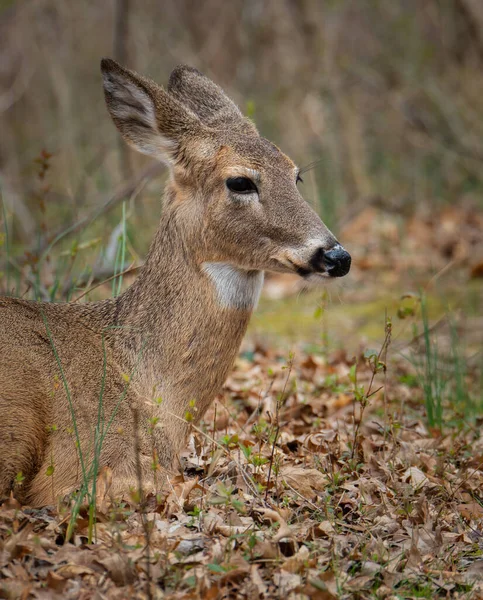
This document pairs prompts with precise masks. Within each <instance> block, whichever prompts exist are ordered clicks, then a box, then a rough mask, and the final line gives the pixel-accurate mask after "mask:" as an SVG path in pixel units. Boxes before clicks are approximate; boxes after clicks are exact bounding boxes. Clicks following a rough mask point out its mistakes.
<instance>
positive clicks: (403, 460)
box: [0, 351, 483, 600]
mask: <svg viewBox="0 0 483 600" xmlns="http://www.w3.org/2000/svg"><path fill="white" fill-rule="evenodd" d="M282 358H283V357H281V356H279V355H277V354H276V353H275V352H262V351H257V352H255V354H254V356H253V358H252V360H247V359H244V358H240V359H239V360H238V362H237V364H236V368H235V370H234V372H233V374H232V376H231V377H230V378H229V379H228V381H227V384H226V386H225V387H226V391H225V394H224V395H223V397H220V398H218V400H217V402H216V405H215V406H214V407H213V408H212V409H211V412H210V413H209V414H208V415H207V418H206V419H205V422H204V426H203V427H204V431H203V434H201V433H200V432H198V431H196V430H194V431H193V437H192V443H191V444H190V447H189V450H188V451H187V452H185V453H184V455H183V457H182V460H183V463H184V474H183V475H179V476H178V477H177V478H175V479H174V480H173V481H172V482H171V487H170V490H169V491H168V492H167V493H166V494H164V495H163V496H161V497H157V498H154V497H153V496H150V497H148V498H147V499H146V502H145V503H144V505H143V506H140V505H139V503H136V502H134V501H133V500H132V499H129V498H126V499H124V502H122V503H116V504H112V503H111V502H108V501H107V500H106V493H105V489H104V488H105V486H108V483H109V475H108V474H104V475H103V477H102V481H103V482H104V483H103V485H104V487H102V486H101V489H100V492H99V493H100V497H99V498H98V506H97V508H98V522H97V526H96V541H95V543H94V544H91V545H88V544H87V525H88V521H87V519H86V518H85V515H83V513H82V512H81V514H80V516H79V520H78V523H77V528H76V532H75V536H74V538H73V540H72V541H71V542H69V543H66V542H65V537H64V536H65V523H66V520H67V518H68V506H67V505H66V506H62V507H60V508H59V507H53V506H52V507H45V508H42V509H33V508H29V507H21V506H20V505H19V504H18V503H17V502H16V500H15V499H14V498H10V499H8V500H7V501H6V502H4V503H3V505H2V507H1V512H0V539H1V541H0V577H1V581H0V597H3V598H25V599H27V598H56V597H58V598H66V599H68V598H98V599H101V598H127V597H130V598H149V597H152V598H173V599H175V598H180V599H182V598H186V599H189V598H199V597H200V598H232V597H233V598H250V599H251V598H254V599H256V598H274V597H281V596H282V595H284V596H286V597H287V598H290V599H294V600H295V599H302V598H310V599H312V598H314V599H325V598H326V599H330V598H413V597H426V596H425V594H426V595H427V596H428V597H429V596H430V595H432V596H437V597H452V598H458V597H460V598H469V597H475V598H477V597H483V579H482V578H483V535H482V526H483V503H482V497H481V489H483V487H482V484H483V459H482V460H479V458H481V456H483V443H482V440H481V439H480V435H479V431H478V429H477V428H466V429H461V430H460V431H454V430H453V431H451V432H450V433H446V434H443V433H441V432H439V434H435V432H431V431H429V430H428V428H427V427H426V425H425V422H424V420H423V415H422V414H419V416H418V412H417V410H416V405H417V402H416V400H415V401H414V405H415V408H414V410H413V411H412V414H411V416H410V418H408V416H407V415H406V416H404V417H402V416H401V415H399V414H398V410H399V404H398V403H395V404H392V403H389V405H388V406H386V407H384V406H383V403H382V402H383V396H382V392H379V393H378V394H376V395H375V396H374V397H373V398H372V399H371V402H370V405H369V406H368V407H367V409H366V412H365V413H364V419H363V421H362V423H360V426H359V427H356V425H357V419H358V418H359V415H360V408H359V407H358V406H356V405H355V404H354V395H353V394H352V393H351V385H352V384H351V381H350V379H349V371H350V367H351V364H350V361H348V360H347V359H344V358H343V357H341V355H340V353H338V355H337V356H336V357H334V360H332V358H331V357H329V358H328V359H322V358H321V357H320V356H311V355H309V354H303V353H300V354H299V355H298V356H296V357H295V358H291V359H290V361H291V363H292V364H291V373H290V376H289V377H288V381H287V370H288V367H287V366H286V364H284V361H283V360H282ZM285 362H286V361H285ZM359 364H360V365H362V366H361V367H360V381H363V380H369V377H370V368H369V367H368V366H367V362H364V361H363V360H361V361H360V362H359ZM408 368H409V367H408V365H407V363H406V362H404V361H402V360H401V361H398V360H396V361H393V362H392V364H391V365H390V367H389V368H388V371H389V372H390V373H391V374H392V375H391V381H390V389H391V396H392V397H394V398H397V397H398V386H402V385H404V384H401V383H399V380H400V379H401V376H404V375H405V374H406V372H407V370H408ZM334 374H335V375H336V376H337V377H336V379H337V384H335V383H334V382H335V379H334V377H333V376H334ZM328 376H330V377H328ZM328 381H329V382H330V383H327V382H328ZM324 382H325V383H324ZM386 385H389V384H387V383H386ZM267 386H268V387H269V388H270V391H269V392H267V391H266V389H267ZM277 407H278V408H277ZM383 410H385V414H382V411H383ZM225 412H226V413H227V414H228V415H229V418H224V413H225ZM255 413H256V417H255V418H252V416H253V415H254V414H255ZM276 429H278V430H279V435H278V438H277V440H276V443H275V445H274V440H275V431H276ZM270 470H271V478H270V481H269V480H268V477H269V471H270ZM66 511H67V512H66ZM146 526H147V527H148V528H149V552H147V547H146ZM148 562H149V565H148ZM148 566H149V568H148Z"/></svg>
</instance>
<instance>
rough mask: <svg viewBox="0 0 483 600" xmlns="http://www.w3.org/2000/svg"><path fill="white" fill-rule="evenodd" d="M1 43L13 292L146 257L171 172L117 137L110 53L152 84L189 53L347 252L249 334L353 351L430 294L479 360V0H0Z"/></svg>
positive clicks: (405, 331) (97, 275)
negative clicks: (342, 274)
mask: <svg viewBox="0 0 483 600" xmlns="http://www.w3.org/2000/svg"><path fill="white" fill-rule="evenodd" d="M0 49H1V54H0V57H1V58H0V60H1V62H0V86H1V92H0V121H1V136H0V176H1V193H2V201H3V203H2V206H3V208H2V213H0V220H1V224H2V226H1V228H0V231H2V233H1V235H2V238H1V243H2V250H3V252H2V254H3V257H2V258H3V259H4V260H3V263H4V266H3V267H2V275H3V276H2V277H1V278H0V290H1V291H2V292H3V293H9V294H14V295H24V296H25V297H38V298H39V297H40V298H44V299H49V300H65V299H73V298H78V297H79V296H81V295H82V296H83V300H85V299H86V298H88V299H97V298H99V297H102V296H105V295H108V294H110V293H118V292H119V291H120V285H119V281H118V280H114V282H113V281H112V280H109V281H108V283H107V284H103V285H98V284H99V283H100V282H102V281H103V280H105V279H109V278H110V277H112V275H113V274H114V275H115V274H116V273H119V272H122V271H124V270H126V269H129V268H130V267H135V266H137V265H139V264H141V263H142V257H143V256H144V253H145V252H146V250H147V247H148V245H149V242H150V239H151V237H152V235H153V232H154V229H155V226H156V220H157V218H158V215H159V213H160V210H161V200H160V198H161V194H162V188H163V183H164V178H165V172H164V168H163V167H162V166H156V165H154V166H153V163H152V162H151V161H150V160H149V159H147V158H145V157H143V156H141V155H138V154H135V153H134V152H132V151H131V150H130V149H128V148H127V147H126V146H125V145H123V144H122V142H121V140H120V136H119V135H118V133H117V131H116V129H115V127H114V126H113V124H112V122H111V120H110V118H109V116H108V114H107V111H106V109H105V105H104V98H103V92H102V86H101V78H100V72H99V61H100V58H101V57H102V56H111V57H114V58H115V59H117V60H119V61H120V62H122V63H123V64H125V65H127V66H129V67H130V68H132V69H135V70H137V71H138V72H140V73H142V74H145V75H148V76H150V77H151V78H153V79H155V80H156V81H158V82H160V83H166V82H167V80H168V77H169V73H170V71H171V69H172V68H173V67H174V66H176V65H177V64H179V63H188V64H190V65H193V66H195V67H197V68H198V69H200V70H201V71H203V72H204V73H205V74H207V75H208V76H210V77H211V78H213V79H214V80H215V81H216V82H217V83H219V84H220V85H221V86H222V87H223V88H224V89H225V90H226V91H227V92H228V94H229V95H231V96H232V97H233V98H234V99H235V100H236V101H237V103H238V104H239V105H240V107H241V108H242V109H243V110H244V111H245V112H246V113H247V114H248V115H249V116H250V117H251V118H253V119H254V120H255V122H256V124H257V126H258V128H259V130H260V132H261V133H262V134H263V135H264V136H265V137H268V138H270V139H271V140H273V141H274V142H275V143H277V144H278V145H279V146H280V147H281V148H282V149H283V150H284V151H285V152H286V153H287V154H289V155H290V156H291V157H292V158H293V159H294V160H295V161H296V163H297V164H298V165H299V166H300V167H302V168H304V167H306V166H307V167H309V168H308V170H307V172H306V173H305V175H304V184H303V186H302V188H301V190H302V193H303V195H304V197H305V198H306V199H307V201H308V202H310V203H312V204H313V205H314V206H315V207H316V209H317V210H318V211H319V213H320V214H321V216H322V218H323V219H324V220H325V222H326V223H327V224H328V225H329V227H331V228H332V229H333V230H334V232H335V233H336V235H337V236H338V237H339V239H340V240H341V242H342V243H343V244H344V245H345V246H346V247H347V248H348V249H349V250H350V251H351V254H352V256H353V269H352V271H351V274H350V275H349V276H348V277H347V278H345V279H344V280H343V281H341V282H340V283H337V284H336V285H332V286H330V287H328V288H326V289H322V290H321V289H318V290H309V291H308V292H304V293H302V288H301V285H300V282H299V281H298V280H296V279H292V278H290V277H271V278H268V280H267V284H266V290H265V295H264V297H263V298H262V302H261V305H260V307H259V310H258V312H257V313H256V315H255V317H254V320H253V323H252V328H251V337H250V338H249V339H251V340H256V341H257V343H259V344H261V343H264V341H266V340H272V339H273V340H280V339H282V340H283V341H284V342H283V343H285V341H286V340H290V343H292V341H294V340H297V341H299V342H300V341H302V340H303V341H304V342H305V343H311V344H320V343H321V341H322V342H323V344H324V345H326V346H329V345H333V346H335V347H344V348H348V349H349V351H357V349H358V348H360V347H361V346H364V345H365V344H367V343H372V342H375V341H378V340H381V339H383V338H384V323H385V319H386V316H387V315H394V316H395V317H396V316H397V315H399V317H401V318H402V317H405V316H409V317H412V316H414V315H413V313H414V310H413V308H412V303H415V304H417V303H418V302H419V301H420V297H421V294H422V293H424V294H425V297H426V298H427V305H428V307H429V309H430V313H431V319H432V321H431V328H434V329H432V330H434V331H435V332H437V331H439V328H440V329H441V330H442V331H443V330H444V327H445V326H447V325H448V318H447V316H448V314H451V315H452V317H451V322H452V323H457V326H458V328H460V329H458V332H459V333H458V335H459V337H460V338H461V339H464V340H465V344H466V346H465V348H468V349H469V350H468V352H469V356H470V357H472V358H471V360H473V362H475V364H476V363H478V364H479V365H481V363H482V360H483V359H482V358H481V339H482V330H483V317H482V311H481V306H482V302H483V293H482V285H481V282H482V279H481V278H482V276H483V239H482V238H483V235H482V231H483V210H482V209H483V169H482V166H483V2H481V1H480V0H445V1H444V2H442V1H440V0H424V1H421V0H391V1H390V2H389V1H386V0H357V1H356V0H265V1H263V0H231V1H230V2H225V1H223V0H203V1H202V2H199V1H194V0H162V1H160V0H158V1H154V0H143V1H142V2H139V1H138V2H134V1H132V0H110V1H106V2H95V1H89V0H83V1H82V2H61V1H59V0H38V1H37V2H35V3H31V2H30V3H29V2H20V1H15V0H14V1H11V0H10V1H9V0H2V1H1V2H0ZM130 278H131V274H127V275H126V276H125V277H124V279H123V285H125V284H126V283H129V281H130V280H131V279H130ZM96 286H97V287H96ZM88 290H90V291H88ZM86 292H88V293H86ZM403 296H405V297H404V298H402V297H403ZM409 305H411V306H409ZM396 337H397V336H396ZM413 337H415V324H414V321H412V322H411V325H410V326H408V324H407V323H406V322H404V323H403V322H401V340H403V341H404V344H406V343H409V341H410V340H411V339H413ZM416 337H417V336H416ZM401 343H402V342H401Z"/></svg>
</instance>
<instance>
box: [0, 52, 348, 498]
mask: <svg viewBox="0 0 483 600" xmlns="http://www.w3.org/2000/svg"><path fill="white" fill-rule="evenodd" d="M101 72H102V78H103V87H104V95H105V100H106V104H107V109H108V112H109V114H110V116H111V118H112V120H113V121H114V124H115V125H116V127H117V129H118V130H119V132H120V133H121V135H122V137H123V138H124V140H125V141H126V142H127V143H128V144H129V145H130V146H132V147H133V148H135V149H136V150H138V151H140V152H141V153H144V154H147V155H149V156H151V157H153V158H154V159H157V160H160V161H163V162H164V163H165V164H166V165H167V167H168V179H167V183H166V185H165V193H164V200H163V205H162V211H161V218H160V222H159V226H158V228H157V231H156V234H155V236H154V239H153V241H152V243H151V246H150V249H149V252H148V255H147V258H146V260H145V262H144V264H143V266H142V267H141V269H140V271H139V274H138V276H137V277H136V279H135V280H134V282H133V283H132V284H131V285H130V287H127V289H126V290H125V291H124V292H122V293H121V294H120V295H118V296H117V297H115V298H108V299H105V300H101V301H96V302H65V303H62V302H59V303H48V302H35V301H30V300H26V299H20V298H13V297H0V348H1V354H0V498H5V497H7V496H9V494H13V495H14V496H15V497H16V498H17V499H18V501H20V502H22V503H26V504H28V505H31V506H43V505H48V504H52V503H54V502H55V501H56V500H57V499H59V498H64V497H65V496H67V495H69V494H72V493H74V492H76V490H78V489H79V486H80V481H81V478H82V473H84V475H85V473H86V472H87V471H88V467H89V464H91V462H92V460H93V455H94V451H95V448H94V442H93V439H94V437H93V436H94V432H95V431H96V427H97V428H99V422H100V421H101V422H102V423H105V427H104V429H103V435H102V447H101V448H98V457H99V458H98V463H99V468H100V469H103V468H105V469H108V470H109V473H110V485H111V487H110V493H111V494H112V495H113V497H122V496H124V495H126V494H127V493H128V491H129V490H131V489H132V488H135V489H137V485H138V480H139V477H142V481H143V485H146V486H149V482H150V481H152V480H153V457H154V458H155V462H156V470H157V471H161V472H162V473H163V477H164V476H165V477H166V478H169V477H170V476H172V475H173V474H175V473H176V472H177V469H179V464H180V463H179V454H180V452H182V451H183V448H184V446H185V445H186V443H187V440H188V438H189V435H190V431H191V426H192V424H193V423H195V424H196V423H198V422H199V421H200V420H201V419H202V418H203V415H204V414H205V413H206V411H207V409H208V407H209V406H210V404H211V403H212V402H213V400H214V398H215V397H216V396H217V395H218V394H219V393H220V391H221V390H222V387H223V384H224V382H225V379H226V378H227V376H228V374H229V372H230V370H231V369H232V367H233V364H234V362H235V359H236V356H237V353H238V351H239V347H240V344H241V342H242V338H243V337H244V334H245V332H246V329H247V325H248V322H249V319H250V316H251V314H252V312H253V310H254V308H255V307H256V305H257V302H258V298H259V295H260V292H261V289H262V284H263V280H264V272H265V271H270V272H281V273H295V274H298V275H299V276H300V277H302V278H304V279H305V280H307V281H313V282H318V281H323V280H327V279H333V278H338V277H342V276H344V275H346V274H347V273H348V271H349V269H350V264H351V257H350V254H349V253H348V252H347V251H346V250H345V249H344V248H343V247H342V246H341V245H340V244H339V242H338V241H337V239H336V238H335V237H334V235H333V234H332V233H331V232H330V231H329V229H328V228H327V227H326V226H325V225H324V223H323V222H322V220H321V219H320V217H319V216H318V215H317V213H316V212H315V211H314V210H313V208H312V207H311V206H310V205H309V204H308V203H307V202H306V201H305V200H304V199H303V198H302V196H301V194H300V192H299V189H298V184H299V182H300V181H301V177H300V172H299V169H298V168H297V166H296V165H295V164H294V163H293V162H292V160H291V159H290V158H288V156H286V155H285V154H284V153H283V152H282V151H281V150H280V149H279V148H278V147H277V146H276V145H274V144H273V143H272V142H270V141H268V140H266V139H264V138H263V137H261V136H260V134H259V133H258V131H257V129H256V127H255V125H254V123H253V122H252V120H250V119H249V118H247V117H245V116H243V114H242V112H241V111H240V109H239V108H238V106H237V105H236V104H235V103H234V102H233V101H232V100H231V99H230V98H229V97H228V96H227V95H226V94H225V93H224V91H223V90H222V89H221V88H220V87H219V86H218V85H217V84H215V83H214V82H213V81H212V80H211V79H209V78H208V77H206V76H205V75H203V74H202V73H201V72H199V71H198V70H196V69H194V68H192V67H189V66H178V67H176V68H175V69H174V70H173V72H172V73H171V75H170V78H169V83H168V86H167V88H166V89H165V88H163V87H161V86H160V85H158V84H156V83H155V82H154V81H152V80H151V79H148V78H146V77H143V76H141V75H138V74H137V73H136V72H134V71H132V70H129V69H127V68H125V67H123V66H121V65H119V64H118V63H116V62H115V61H114V60H111V59H107V58H106V59H103V60H102V61H101ZM100 404H102V407H101V408H99V406H100ZM187 412H190V414H191V415H192V419H191V420H190V419H187V418H186V415H187ZM101 413H102V415H101V416H102V419H100V421H99V415H100V414H101ZM107 425H109V427H108V426H107ZM79 456H81V458H82V457H83V459H82V460H81V459H80V458H79ZM49 466H50V467H51V468H50V471H49Z"/></svg>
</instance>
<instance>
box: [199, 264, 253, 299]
mask: <svg viewBox="0 0 483 600" xmlns="http://www.w3.org/2000/svg"><path fill="white" fill-rule="evenodd" d="M202 266H203V270H204V272H205V273H206V274H207V275H208V277H209V278H210V279H211V281H212V282H213V285H214V286H215V289H216V293H217V296H218V301H219V303H220V304H221V306H223V307H224V308H236V309H239V310H253V309H254V308H255V307H256V305H257V303H258V299H259V298H260V292H261V291H262V286H263V271H245V270H244V269H239V268H237V267H234V266H233V265H230V264H227V263H210V262H205V263H203V265H202Z"/></svg>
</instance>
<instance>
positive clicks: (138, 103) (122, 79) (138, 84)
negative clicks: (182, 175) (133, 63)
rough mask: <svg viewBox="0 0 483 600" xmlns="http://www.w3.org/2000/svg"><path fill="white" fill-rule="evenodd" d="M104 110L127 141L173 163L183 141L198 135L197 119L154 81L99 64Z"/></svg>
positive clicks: (115, 65)
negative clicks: (104, 101) (105, 109)
mask: <svg viewBox="0 0 483 600" xmlns="http://www.w3.org/2000/svg"><path fill="white" fill-rule="evenodd" d="M101 71H102V76H103V83H104V95H105V98H106V104H107V108H108V110H109V113H110V115H111V117H112V120H113V121H114V123H115V124H116V127H117V128H118V129H119V131H120V132H121V134H122V136H123V138H124V139H125V140H126V142H127V143H128V144H129V145H131V146H133V147H134V148H136V150H138V151H139V152H142V153H143V154H149V155H150V156H153V157H155V158H157V159H159V160H162V161H164V162H167V163H173V162H176V156H177V155H178V153H179V149H180V147H181V146H182V145H183V141H184V138H186V137H189V136H190V135H196V136H200V135H202V133H203V129H204V127H203V125H202V124H201V122H200V120H199V119H198V118H197V117H196V116H195V115H194V114H192V113H191V112H190V111H189V109H188V108H187V107H185V106H183V105H182V104H181V103H180V102H178V101H177V100H176V98H174V97H173V96H171V95H170V94H168V92H166V90H164V89H163V88H162V87H161V86H159V85H157V84H156V83H155V82H154V81H151V80H150V79H147V78H146V77H141V76H140V75H138V74H137V73H135V72H134V71H130V70H129V69H125V68H123V67H121V65H119V64H118V63H116V62H115V61H113V60H111V59H103V60H102V61H101Z"/></svg>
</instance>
